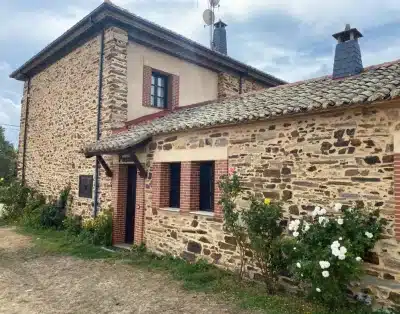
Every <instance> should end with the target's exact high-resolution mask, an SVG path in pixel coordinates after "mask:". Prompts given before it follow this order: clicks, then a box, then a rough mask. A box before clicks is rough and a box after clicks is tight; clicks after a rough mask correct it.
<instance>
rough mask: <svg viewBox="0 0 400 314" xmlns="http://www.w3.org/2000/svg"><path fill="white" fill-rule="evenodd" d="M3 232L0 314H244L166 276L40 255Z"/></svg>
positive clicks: (26, 240) (18, 237) (20, 239)
mask: <svg viewBox="0 0 400 314" xmlns="http://www.w3.org/2000/svg"><path fill="white" fill-rule="evenodd" d="M31 246H32V243H31V242H30V238H29V237H25V236H22V235H19V234H17V233H15V231H14V230H13V229H12V228H0V313H7V314H13V313H18V314H20V313H40V314H46V313H52V314H55V313H85V314H86V313H96V314H99V313H140V314H142V313H157V314H158V313H163V314H168V313H171V314H172V313H174V314H176V313H218V314H219V313H221V314H222V313H243V311H240V310H237V309H234V308H232V307H231V306H229V305H227V304H224V303H223V302H220V301H218V300H216V299H215V298H213V297H212V296H209V295H205V294H202V293H190V292H187V291H185V290H182V289H181V288H180V287H179V284H178V283H176V282H174V281H172V280H170V279H169V278H168V277H167V276H165V275H163V274H157V273H154V272H147V271H144V270H140V269H137V268H133V267H131V266H128V265H124V264H121V263H110V262H105V261H98V260H97V261H93V260H81V259H77V258H73V257H60V256H46V255H42V256H38V255H37V254H33V253H32V250H30V249H29V248H30V247H31Z"/></svg>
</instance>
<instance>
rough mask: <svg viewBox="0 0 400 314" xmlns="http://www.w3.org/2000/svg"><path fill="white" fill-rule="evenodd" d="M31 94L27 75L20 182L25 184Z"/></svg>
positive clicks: (29, 80) (29, 79)
mask: <svg viewBox="0 0 400 314" xmlns="http://www.w3.org/2000/svg"><path fill="white" fill-rule="evenodd" d="M30 95H31V78H30V77H28V86H27V88H26V103H25V124H24V140H23V143H24V147H23V149H22V178H21V181H22V184H25V170H26V142H27V137H28V136H27V133H26V132H27V130H28V114H29V98H30Z"/></svg>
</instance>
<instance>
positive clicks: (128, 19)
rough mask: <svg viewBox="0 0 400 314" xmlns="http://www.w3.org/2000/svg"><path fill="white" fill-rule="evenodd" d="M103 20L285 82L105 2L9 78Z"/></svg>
mask: <svg viewBox="0 0 400 314" xmlns="http://www.w3.org/2000/svg"><path fill="white" fill-rule="evenodd" d="M106 19H107V21H109V22H110V23H116V24H119V25H124V26H125V27H128V28H130V29H131V32H134V31H135V30H136V31H139V32H141V33H145V34H147V35H151V36H155V37H156V38H160V39H164V40H166V41H171V42H172V43H174V44H178V45H179V46H181V47H182V48H185V47H186V50H188V49H190V53H191V54H192V55H193V54H195V55H200V56H202V57H203V58H205V59H208V60H209V61H210V62H211V64H216V65H220V66H223V67H226V68H230V69H231V71H235V72H238V73H240V74H243V75H248V76H250V77H251V78H254V79H255V80H257V81H261V82H264V83H266V84H269V85H271V86H276V85H281V84H285V83H286V82H285V81H283V80H280V79H278V78H276V77H274V76H272V75H269V74H267V73H264V72H262V71H260V70H258V69H255V68H253V67H250V66H248V65H246V64H244V63H241V62H239V61H237V60H235V59H232V58H230V57H227V56H225V55H222V54H219V53H218V52H215V51H212V50H210V49H208V48H207V47H205V46H202V45H200V44H198V43H196V42H194V41H192V40H190V39H187V38H185V37H183V36H181V35H179V34H176V33H174V32H172V31H169V30H168V29H166V28H163V27H161V26H158V25H156V24H154V23H152V22H150V21H147V20H145V19H143V18H141V17H139V16H136V15H134V14H132V13H130V12H128V11H125V10H122V9H121V8H119V7H117V6H115V5H112V4H109V3H102V4H101V5H100V6H99V7H97V8H96V9H95V10H94V11H92V12H91V13H90V14H88V15H87V16H86V17H84V18H83V19H82V20H81V21H79V22H78V23H77V24H76V25H74V26H73V27H72V28H70V29H69V30H67V31H66V32H65V33H64V34H63V35H61V36H60V37H59V38H57V39H56V40H55V41H53V42H52V43H50V44H49V45H48V46H46V47H45V48H44V49H43V50H41V51H40V52H39V53H38V54H36V55H35V56H34V57H32V58H31V59H29V60H28V61H27V62H25V63H24V64H23V65H22V66H21V67H19V68H18V69H17V70H15V71H14V72H12V73H11V75H10V77H11V78H14V79H17V80H25V79H26V78H27V77H28V76H30V74H31V73H32V72H33V70H34V69H35V68H36V67H38V66H40V65H42V64H43V63H45V61H46V60H47V59H48V58H50V57H51V56H53V55H55V54H56V53H57V52H59V51H60V50H62V49H64V48H65V47H67V46H68V44H70V43H72V42H73V41H75V40H78V39H79V38H80V37H82V36H84V34H85V33H88V32H89V31H90V30H91V29H93V28H94V27H95V26H98V25H99V24H100V26H101V27H104V25H105V20H106ZM101 24H104V25H101ZM188 55H189V54H188Z"/></svg>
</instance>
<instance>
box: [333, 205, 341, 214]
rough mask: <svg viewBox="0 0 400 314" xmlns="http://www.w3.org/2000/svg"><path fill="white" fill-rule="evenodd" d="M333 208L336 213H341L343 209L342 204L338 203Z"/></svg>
mask: <svg viewBox="0 0 400 314" xmlns="http://www.w3.org/2000/svg"><path fill="white" fill-rule="evenodd" d="M333 208H334V209H335V211H337V212H338V211H339V210H341V209H342V204H340V203H336V204H335V205H334V206H333Z"/></svg>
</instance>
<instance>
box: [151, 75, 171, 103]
mask: <svg viewBox="0 0 400 314" xmlns="http://www.w3.org/2000/svg"><path fill="white" fill-rule="evenodd" d="M167 90H168V76H166V75H163V74H160V73H158V72H154V71H153V72H152V73H151V105H152V106H153V107H156V108H161V109H166V108H167V107H168V99H167Z"/></svg>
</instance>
